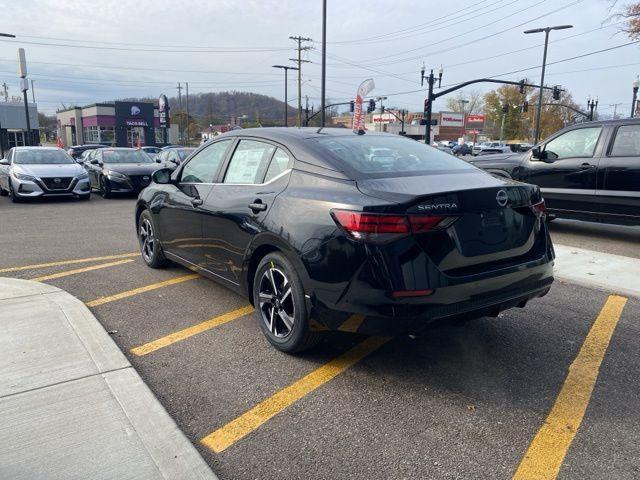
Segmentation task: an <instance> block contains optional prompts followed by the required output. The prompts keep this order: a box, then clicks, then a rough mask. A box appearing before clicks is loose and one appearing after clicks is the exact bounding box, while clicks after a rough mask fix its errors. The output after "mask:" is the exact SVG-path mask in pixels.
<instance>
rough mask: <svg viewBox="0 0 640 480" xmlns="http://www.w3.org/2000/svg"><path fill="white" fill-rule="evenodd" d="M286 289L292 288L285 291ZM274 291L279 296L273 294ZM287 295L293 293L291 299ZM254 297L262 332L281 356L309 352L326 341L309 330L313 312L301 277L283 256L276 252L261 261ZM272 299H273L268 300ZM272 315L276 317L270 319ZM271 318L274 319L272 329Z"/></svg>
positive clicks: (254, 283)
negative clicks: (310, 309) (309, 307)
mask: <svg viewBox="0 0 640 480" xmlns="http://www.w3.org/2000/svg"><path fill="white" fill-rule="evenodd" d="M283 286H288V287H289V288H284V289H282V288H281V287H283ZM274 289H275V292H272V291H271V290H274ZM287 291H290V293H289V294H288V295H287ZM261 293H262V297H261ZM274 293H275V295H274ZM252 294H253V301H254V306H255V308H256V320H257V322H258V325H259V326H260V330H262V333H263V334H264V336H265V337H266V338H267V340H268V341H269V343H270V344H271V345H273V346H274V347H275V348H277V349H278V350H280V351H281V352H286V353H295V352H302V351H304V350H308V349H310V348H312V347H314V346H315V345H316V344H317V343H318V342H319V341H320V339H321V338H322V336H321V332H314V331H311V329H310V327H309V312H307V305H306V301H305V297H304V289H303V287H302V282H301V280H300V276H299V275H298V273H297V272H296V269H295V267H294V266H293V265H292V264H291V262H290V261H289V260H288V259H287V258H286V257H285V256H284V255H282V254H281V253H279V252H273V253H270V254H268V255H266V256H265V257H264V258H263V259H262V260H260V263H259V264H258V268H257V269H256V273H255V275H254V279H253V292H252ZM269 295H270V296H271V299H270V300H265V299H266V298H267V297H268V296H269ZM261 301H262V303H261ZM272 312H273V315H270V313H272ZM276 312H277V313H276ZM270 318H272V319H273V320H272V321H271V326H270V324H269V322H270ZM285 319H289V320H288V321H289V322H290V321H291V319H293V322H292V325H291V326H289V325H288V324H287V322H286V321H285ZM290 323H291V322H290Z"/></svg>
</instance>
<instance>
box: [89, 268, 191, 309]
mask: <svg viewBox="0 0 640 480" xmlns="http://www.w3.org/2000/svg"><path fill="white" fill-rule="evenodd" d="M195 278H200V275H198V274H197V273H191V274H189V275H181V276H179V277H174V278H171V279H169V280H165V281H164V282H158V283H152V284H151V285H145V286H144V287H139V288H134V289H133V290H127V291H125V292H120V293H116V294H115V295H109V296H108V297H100V298H96V299H95V300H91V301H90V302H87V303H86V305H87V307H97V306H98V305H104V304H105V303H110V302H115V301H116V300H121V299H123V298H127V297H132V296H134V295H138V294H139V293H145V292H149V291H151V290H156V289H157V288H162V287H168V286H169V285H175V284H176V283H182V282H186V281H188V280H193V279H195Z"/></svg>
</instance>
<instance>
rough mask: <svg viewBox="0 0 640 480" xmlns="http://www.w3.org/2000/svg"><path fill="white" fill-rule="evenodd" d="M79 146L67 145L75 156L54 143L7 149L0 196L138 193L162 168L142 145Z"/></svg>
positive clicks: (15, 198) (0, 168)
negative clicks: (124, 146) (49, 145)
mask: <svg viewBox="0 0 640 480" xmlns="http://www.w3.org/2000/svg"><path fill="white" fill-rule="evenodd" d="M83 147H85V146H76V147H72V148H73V153H74V154H75V155H76V158H75V159H74V158H73V157H72V155H71V154H70V153H69V151H64V150H63V149H61V148H57V147H14V148H12V149H10V150H9V152H8V153H7V156H6V158H3V159H2V160H0V195H3V196H4V195H9V196H11V200H12V201H14V202H19V201H22V200H26V199H29V198H35V197H76V198H80V199H84V200H88V199H89V198H90V196H91V192H92V190H97V191H98V192H99V193H100V194H101V195H102V196H103V197H105V198H108V197H110V196H112V195H113V194H116V193H138V192H140V190H142V189H143V188H145V187H146V186H147V185H149V183H150V182H151V174H152V173H153V172H154V171H155V170H157V169H158V168H161V165H158V163H156V162H154V161H153V159H152V158H151V157H150V156H149V155H148V154H147V153H145V151H144V150H142V149H134V148H118V147H106V146H104V145H91V146H90V147H91V148H83ZM70 150H71V149H70ZM174 166H175V165H174Z"/></svg>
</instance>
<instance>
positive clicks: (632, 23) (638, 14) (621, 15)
mask: <svg viewBox="0 0 640 480" xmlns="http://www.w3.org/2000/svg"><path fill="white" fill-rule="evenodd" d="M609 4H610V10H611V12H615V13H613V14H612V15H611V16H610V17H609V18H608V20H613V19H622V20H623V21H624V27H623V28H621V30H622V31H623V32H625V33H626V34H627V35H629V37H630V38H632V39H634V40H637V39H640V2H632V3H629V4H626V5H624V6H622V9H621V10H620V9H618V0H610V2H609Z"/></svg>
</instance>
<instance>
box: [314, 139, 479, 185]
mask: <svg viewBox="0 0 640 480" xmlns="http://www.w3.org/2000/svg"><path fill="white" fill-rule="evenodd" d="M314 141H316V142H317V143H318V144H319V145H320V146H321V149H322V150H325V151H326V152H327V153H330V154H331V155H332V156H333V157H335V158H337V159H338V160H340V161H341V162H343V163H344V164H346V166H347V167H348V168H350V169H353V170H355V171H356V172H357V176H359V177H363V178H366V177H391V176H394V175H411V174H424V173H431V172H438V171H451V170H461V171H463V170H474V169H475V167H473V166H471V165H469V164H468V163H467V162H465V161H464V160H460V159H458V158H456V157H454V156H453V155H450V154H448V153H445V152H442V151H440V150H438V149H436V148H433V147H429V146H427V145H425V144H424V143H421V142H417V141H415V140H411V139H408V138H402V137H393V136H382V135H369V136H367V135H353V136H344V137H327V138H320V139H315V140H314Z"/></svg>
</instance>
